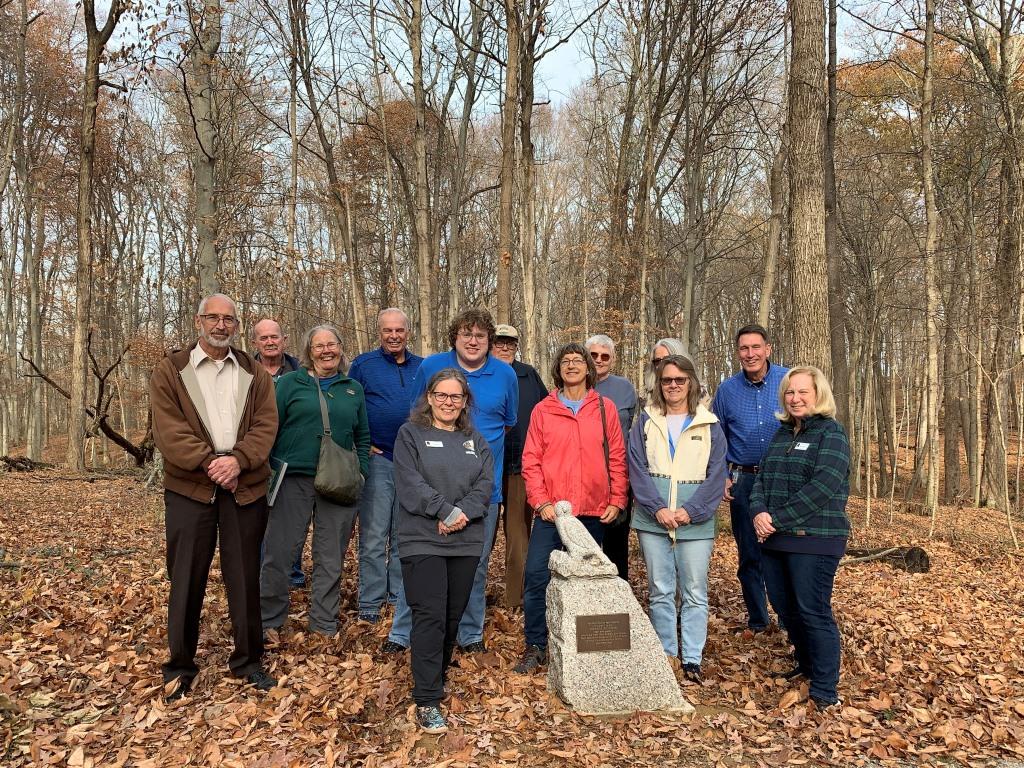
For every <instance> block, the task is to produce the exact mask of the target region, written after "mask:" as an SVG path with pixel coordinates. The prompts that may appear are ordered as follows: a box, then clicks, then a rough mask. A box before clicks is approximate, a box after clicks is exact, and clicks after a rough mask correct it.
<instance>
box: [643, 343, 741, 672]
mask: <svg viewBox="0 0 1024 768" xmlns="http://www.w3.org/2000/svg"><path fill="white" fill-rule="evenodd" d="M654 373H655V377H656V386H655V387H654V390H653V391H652V393H651V402H650V404H648V406H647V407H646V408H645V409H644V410H643V411H642V412H641V414H640V418H639V419H638V420H637V422H636V424H635V425H634V426H633V429H632V431H631V432H630V435H629V480H630V484H631V485H632V487H633V495H634V496H635V498H636V502H637V503H636V507H635V509H634V511H633V522H632V527H633V528H635V529H636V532H637V538H638V539H639V540H640V549H641V551H642V552H643V556H644V560H645V562H646V563H647V582H648V589H649V590H650V612H651V623H652V624H653V625H654V629H655V631H656V632H657V633H658V638H659V639H660V640H661V644H662V647H663V648H664V649H665V653H666V654H668V655H669V656H671V657H672V658H677V657H678V656H679V653H680V648H679V645H680V643H679V640H678V638H679V636H680V626H681V630H682V631H681V635H682V662H683V674H684V675H685V676H686V678H687V679H688V680H690V681H692V682H695V683H699V682H701V680H702V679H703V678H702V674H701V667H700V665H701V657H702V654H703V652H704V643H705V641H706V640H707V636H708V565H709V563H710V562H711V551H712V549H713V547H714V543H715V510H717V509H718V504H719V502H721V500H722V494H723V491H724V489H725V476H726V471H727V470H726V463H725V435H724V433H723V432H722V428H721V427H720V426H719V425H718V419H717V418H716V417H715V415H714V414H713V413H711V411H709V410H708V409H707V408H705V407H704V406H703V405H701V403H700V381H699V380H698V378H697V371H696V370H695V369H694V366H693V363H692V362H690V360H688V359H687V358H685V357H683V356H682V355H668V356H666V357H664V358H663V359H662V360H661V361H660V362H659V363H658V364H657V365H656V366H655V368H654ZM677 591H678V593H679V595H680V598H681V600H680V602H681V608H682V610H681V616H680V613H679V612H677V610H676V593H677ZM680 619H681V620H680Z"/></svg>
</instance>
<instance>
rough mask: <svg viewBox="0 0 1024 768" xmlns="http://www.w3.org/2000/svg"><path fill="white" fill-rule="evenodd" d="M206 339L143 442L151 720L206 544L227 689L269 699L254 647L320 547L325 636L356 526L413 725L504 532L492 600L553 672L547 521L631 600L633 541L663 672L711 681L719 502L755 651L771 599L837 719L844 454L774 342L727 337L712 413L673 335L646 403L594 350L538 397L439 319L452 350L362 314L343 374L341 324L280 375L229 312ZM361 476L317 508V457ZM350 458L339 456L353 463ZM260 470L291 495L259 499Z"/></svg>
mask: <svg viewBox="0 0 1024 768" xmlns="http://www.w3.org/2000/svg"><path fill="white" fill-rule="evenodd" d="M195 324H196V330H197V332H198V339H197V341H196V343H195V344H194V345H193V346H192V347H191V349H187V350H180V351H175V352H172V353H171V354H169V355H168V356H167V357H166V358H164V359H163V360H162V361H161V362H160V363H159V364H158V365H157V367H156V369H155V370H154V374H153V377H152V383H151V403H152V411H153V431H154V437H155V440H156V443H157V447H158V448H159V449H160V451H161V453H162V454H163V457H164V485H165V506H166V530H167V570H168V574H169V576H170V581H171V590H170V598H169V607H168V644H169V650H170V658H169V660H168V662H167V663H166V664H165V665H164V667H163V678H164V682H165V697H166V699H167V700H168V701H174V700H176V699H179V698H181V697H182V696H185V695H186V694H187V693H188V692H189V691H190V689H191V686H192V682H193V680H194V678H195V676H196V675H197V673H198V668H197V666H196V664H195V654H196V648H197V642H198V634H199V631H198V630H199V618H200V611H201V608H202V603H203V597H204V594H205V589H206V581H207V576H208V572H209V568H210V563H211V560H212V557H213V553H214V549H215V546H216V543H217V541H218V539H219V541H220V548H221V569H222V573H223V578H224V583H225V587H226V590H227V595H228V606H229V612H230V616H231V623H232V627H233V632H234V652H233V653H232V655H231V658H230V660H229V666H230V669H231V671H232V673H233V674H234V675H236V676H238V677H241V678H244V679H245V681H246V682H247V683H249V684H251V685H253V686H254V687H256V688H257V689H261V690H267V689H269V688H271V687H273V686H275V685H276V681H275V680H274V679H273V678H272V677H271V676H270V675H269V674H268V672H267V671H266V669H265V668H264V667H263V664H262V656H263V650H264V642H265V641H266V638H267V637H268V635H269V634H270V633H271V632H275V631H278V630H280V629H281V628H282V627H283V625H284V624H285V621H286V620H287V617H288V611H289V588H290V587H293V586H297V585H301V584H304V583H305V580H306V579H305V574H304V573H303V571H302V552H303V549H304V546H305V541H306V537H307V534H308V531H309V529H310V527H312V541H311V551H312V563H313V568H312V574H311V586H310V600H309V612H308V629H309V631H310V632H311V633H313V634H314V635H320V636H325V637H331V636H332V635H334V634H335V633H336V632H337V628H338V619H339V613H340V583H341V575H342V572H343V570H344V557H345V552H346V550H347V549H348V546H349V542H350V538H351V535H352V532H353V529H354V528H355V526H356V521H357V519H358V527H359V537H358V561H359V595H358V605H359V608H358V616H359V620H360V621H362V622H366V623H367V624H371V625H372V624H377V623H378V622H379V621H380V620H381V618H382V616H383V615H384V613H383V609H384V607H385V606H386V605H387V604H388V603H391V604H393V605H394V611H393V614H392V621H391V627H390V631H389V633H388V637H387V640H386V641H385V643H384V645H383V647H382V651H383V652H386V653H399V652H405V651H406V650H409V651H410V660H411V668H412V676H413V682H414V686H413V691H412V696H413V700H414V701H415V703H416V717H417V721H418V723H419V725H420V727H421V728H422V729H423V730H424V731H426V732H428V733H440V732H443V731H444V730H446V728H447V724H446V721H445V717H444V715H443V713H442V711H441V703H442V701H443V699H444V698H445V696H446V689H445V681H446V674H447V670H448V667H449V665H450V663H451V660H452V656H453V654H454V651H455V648H456V646H458V647H459V649H460V651H461V652H462V653H477V652H481V651H484V650H486V645H485V638H484V626H485V613H486V605H487V603H486V597H485V586H486V577H487V570H488V565H489V560H490V553H491V549H492V547H493V544H494V541H495V537H496V531H497V524H498V518H499V512H501V511H502V510H503V515H502V517H503V521H504V535H505V569H504V570H505V600H506V603H507V604H508V605H509V606H518V605H521V606H522V609H523V616H524V651H523V655H522V657H521V658H520V660H519V662H518V663H517V665H516V667H515V669H516V671H517V672H520V673H529V672H531V671H532V670H534V669H535V668H537V667H538V666H541V665H543V664H545V663H546V657H547V640H548V637H547V634H548V632H547V622H546V616H545V594H546V589H547V585H548V582H549V579H550V574H549V571H548V559H549V557H550V555H551V552H552V551H553V550H555V549H556V548H559V547H560V546H561V541H560V539H559V535H558V532H557V529H556V527H555V524H554V519H555V511H554V510H555V503H556V502H558V501H561V500H565V501H568V502H569V503H570V505H571V508H572V513H573V514H574V515H575V516H577V517H578V518H579V519H580V521H581V522H582V523H583V524H584V525H585V526H586V528H587V529H588V530H589V531H590V533H591V534H592V535H593V537H594V539H595V540H596V541H597V542H598V543H601V544H602V546H603V547H604V550H605V552H606V554H607V555H608V556H609V558H610V559H611V560H612V561H613V562H614V563H615V564H616V566H617V567H618V569H619V573H620V575H621V576H622V577H623V578H628V549H629V546H628V545H629V531H630V530H635V531H636V532H637V539H638V542H639V545H640V551H641V553H642V555H643V558H644V561H645V564H646V569H647V573H648V586H649V596H650V617H651V621H652V624H653V626H654V628H655V630H656V632H657V634H658V637H659V638H660V640H661V642H662V645H663V647H664V650H665V653H666V654H668V655H669V656H670V657H672V658H677V659H680V663H681V665H682V670H683V674H684V675H685V677H686V678H687V679H689V680H691V681H695V682H700V681H701V680H702V669H701V663H702V654H703V649H704V644H705V641H706V638H707V624H708V568H709V563H710V559H711V554H712V550H713V547H714V541H715V536H716V532H717V521H716V518H717V515H716V511H717V509H718V506H719V504H720V502H721V501H722V499H723V496H724V497H725V498H726V499H728V500H729V501H730V507H731V521H732V532H733V536H734V537H735V540H736V544H737V548H738V553H739V571H738V577H739V581H740V586H741V590H742V593H743V599H744V603H745V606H746V610H747V631H749V632H752V633H758V632H762V631H765V630H767V629H768V628H769V625H770V618H769V614H768V605H769V603H770V604H771V606H772V607H773V608H774V609H775V612H776V614H777V616H778V623H779V626H780V627H785V629H786V631H787V633H788V635H789V638H790V641H791V642H792V644H793V647H794V659H795V661H796V665H795V666H794V668H793V670H792V671H791V672H788V673H786V676H787V677H790V678H795V677H797V676H800V675H802V676H804V677H806V678H807V679H808V680H809V682H810V696H811V698H812V699H813V700H814V701H815V702H816V704H817V705H818V706H819V707H828V706H832V705H834V704H835V703H836V702H837V701H838V695H837V685H838V678H839V633H838V629H837V627H836V623H835V620H834V618H833V615H832V610H831V590H832V583H833V580H834V576H835V571H836V567H837V566H838V562H839V558H840V557H841V556H842V554H843V552H844V551H845V546H846V540H847V538H848V535H849V522H848V520H847V518H846V514H845V505H846V497H847V494H848V481H847V471H848V466H849V447H848V444H847V441H846V436H845V433H844V432H843V429H842V426H841V425H839V424H838V422H836V421H835V419H834V415H835V405H834V402H833V399H832V394H831V389H830V387H829V384H828V382H827V380H826V379H825V377H824V376H823V375H822V374H821V372H820V371H818V369H816V368H812V367H808V366H802V367H797V368H793V369H791V370H787V369H785V368H783V367H781V366H779V365H777V364H774V363H772V362H771V361H770V355H771V344H770V342H769V337H768V333H767V331H766V330H765V329H764V328H762V327H760V326H756V325H751V326H746V327H744V328H741V329H740V330H739V332H738V333H737V334H736V352H737V355H738V358H739V362H740V365H741V370H740V371H739V372H738V373H737V374H736V375H734V376H732V377H730V378H728V379H726V380H725V381H724V382H722V383H721V385H720V386H719V387H718V388H717V391H716V393H715V396H714V400H713V401H712V402H711V404H710V407H709V406H708V405H707V402H708V401H707V397H706V395H705V394H704V393H705V390H704V387H703V386H702V384H701V381H700V380H699V377H698V374H697V369H696V367H695V365H694V363H693V361H692V360H691V359H690V358H689V357H688V356H687V355H686V354H685V351H686V350H685V349H684V347H683V345H682V344H681V343H680V342H679V341H678V340H676V339H661V340H659V341H658V342H657V343H656V344H655V345H654V348H653V350H652V353H651V357H650V361H649V364H648V365H647V368H646V373H645V376H644V390H645V391H644V392H643V393H642V397H641V396H639V395H638V393H637V392H636V391H635V389H634V388H633V386H632V384H631V383H630V382H629V381H628V380H627V379H625V378H623V377H621V376H616V375H614V374H613V373H612V371H613V370H614V367H615V362H616V358H615V344H614V342H613V341H612V339H610V338H609V337H607V336H604V335H598V336H593V337H591V338H590V339H588V340H587V341H586V343H585V344H579V343H575V342H573V343H569V344H565V345H564V346H562V347H561V348H560V349H559V350H558V351H557V353H556V354H555V356H554V359H553V363H552V367H551V371H550V381H551V383H552V384H553V385H554V386H553V388H551V389H550V390H549V388H548V387H547V386H546V384H545V382H544V378H543V377H542V376H541V374H540V373H539V372H538V371H537V370H536V369H535V368H533V367H532V366H530V365H529V364H527V363H525V362H523V361H521V360H519V359H517V358H518V351H519V349H518V347H519V333H518V331H517V330H516V329H515V328H514V327H512V326H510V325H495V323H494V321H493V319H492V317H491V315H490V314H489V313H488V312H487V311H486V310H482V309H470V310H466V311H464V312H461V313H459V314H458V315H457V316H456V317H455V318H453V320H452V322H451V324H450V326H449V329H448V342H449V346H450V349H448V350H447V351H444V352H440V353H437V354H434V355H431V356H429V357H427V358H425V359H424V358H421V357H419V356H418V355H415V354H413V353H412V352H411V351H410V349H409V348H408V345H409V336H410V327H409V319H408V317H407V316H406V315H405V313H404V312H402V311H401V310H400V309H396V308H388V309H385V310H382V311H381V312H380V314H379V315H378V318H377V330H378V333H379V337H380V346H379V347H378V348H377V349H374V350H372V351H370V352H367V353H364V354H361V355H359V356H358V357H356V358H355V359H354V360H353V361H352V362H351V365H350V366H349V365H348V364H347V361H346V359H345V354H344V350H343V345H342V337H341V334H340V332H339V331H338V329H337V328H336V327H334V326H332V325H328V324H325V325H317V326H316V327H314V328H312V329H310V330H309V331H308V332H307V333H306V335H305V337H304V339H303V341H302V344H301V347H300V348H299V350H298V358H297V359H296V358H294V357H291V356H290V355H288V354H287V352H286V351H285V350H286V344H287V337H286V336H285V335H284V333H283V331H282V329H281V327H280V325H279V324H278V323H277V322H276V321H274V320H272V319H263V320H260V321H259V322H258V323H256V324H255V325H254V326H253V328H252V332H251V339H252V342H253V345H254V346H255V348H256V352H255V354H253V355H250V354H248V353H246V352H244V351H243V350H241V349H239V348H237V347H235V346H232V340H233V339H234V337H235V336H236V334H237V332H238V313H237V311H236V307H235V304H234V302H233V301H232V300H231V299H230V298H228V297H227V296H224V295H222V294H214V295H212V296H209V297H206V298H205V299H203V301H202V302H201V303H200V306H199V309H198V312H197V314H196V318H195ZM324 440H333V441H334V443H336V444H337V446H338V447H340V448H341V449H343V450H344V451H349V452H351V453H352V454H353V456H354V457H356V459H357V464H358V471H359V473H360V475H361V476H362V477H363V478H364V479H365V483H364V484H363V487H362V492H361V494H359V496H358V500H357V501H354V502H352V503H343V502H341V501H338V500H337V499H336V498H332V497H331V496H330V494H329V493H328V492H327V491H325V490H324V489H323V488H321V486H320V484H319V481H318V477H317V475H318V473H317V469H318V465H319V462H320V461H321V459H320V456H321V445H322V441H324ZM354 461H355V459H354ZM271 465H273V467H274V468H275V470H276V471H277V472H280V473H282V474H283V479H281V480H280V483H279V484H278V485H276V492H275V498H274V502H273V506H272V507H269V506H268V503H267V488H268V479H269V478H270V477H271Z"/></svg>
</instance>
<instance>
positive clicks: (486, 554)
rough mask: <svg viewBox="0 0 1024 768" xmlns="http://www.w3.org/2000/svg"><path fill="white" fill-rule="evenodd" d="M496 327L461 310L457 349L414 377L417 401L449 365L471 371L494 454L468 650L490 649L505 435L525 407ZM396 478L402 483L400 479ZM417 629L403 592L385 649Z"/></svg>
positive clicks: (451, 337) (467, 621) (469, 610)
mask: <svg viewBox="0 0 1024 768" xmlns="http://www.w3.org/2000/svg"><path fill="white" fill-rule="evenodd" d="M494 336H495V325H494V319H493V318H492V317H491V313H490V312H488V311H487V310H486V309H467V310H465V311H464V312H460V313H459V314H458V315H456V317H455V318H454V319H453V320H452V322H451V324H450V325H449V326H448V342H449V344H451V349H450V350H448V351H447V352H438V353H437V354H436V355H431V356H430V357H428V358H426V359H425V360H424V361H423V362H422V363H421V364H420V367H419V370H418V371H417V372H416V378H415V379H413V393H412V395H413V396H412V401H413V403H415V402H416V401H417V400H418V399H419V396H420V395H421V394H422V393H423V391H424V390H425V389H426V386H427V382H428V381H430V377H431V376H433V375H434V374H435V373H437V372H438V371H440V370H442V369H444V368H457V369H459V370H461V371H462V372H463V373H464V374H465V375H466V380H467V381H468V382H469V390H470V392H471V393H472V395H473V408H472V411H471V413H470V415H471V417H472V419H473V426H474V427H475V428H476V429H477V431H478V432H479V433H480V434H481V435H483V436H484V437H485V438H486V439H487V442H488V444H489V445H490V448H491V453H492V454H493V455H494V492H493V494H492V496H491V505H490V507H488V509H487V514H486V516H485V518H484V551H483V554H482V555H481V556H480V564H479V565H478V566H477V570H476V575H475V577H474V579H473V591H472V593H471V594H470V596H469V604H468V605H467V606H466V612H465V613H464V614H463V615H462V621H461V622H460V623H459V635H458V638H457V642H458V644H459V647H460V648H461V649H462V650H463V652H466V653H478V652H480V651H484V650H486V647H485V645H484V612H485V609H486V605H487V602H486V598H485V595H484V588H485V586H486V582H487V564H488V562H489V561H490V557H491V546H492V545H493V543H494V532H495V528H496V526H497V524H498V505H499V504H500V503H501V475H502V464H503V459H504V456H505V433H506V432H507V431H508V430H509V429H511V428H512V427H514V426H515V424H516V418H517V414H518V410H519V381H518V379H517V378H516V373H515V371H514V370H512V366H510V365H508V364H507V363H504V362H502V361H501V360H499V359H498V358H496V357H494V356H493V355H491V354H490V351H491V347H492V346H493V344H494ZM396 482H401V479H400V478H396ZM411 631H412V612H411V611H410V610H409V606H408V605H407V604H406V602H405V592H404V591H402V592H400V593H399V596H398V605H397V606H396V608H395V618H394V621H393V622H392V624H391V632H390V634H389V635H388V639H387V642H385V643H384V650H385V651H387V652H398V651H404V650H405V649H407V648H408V647H409V634H410V632H411Z"/></svg>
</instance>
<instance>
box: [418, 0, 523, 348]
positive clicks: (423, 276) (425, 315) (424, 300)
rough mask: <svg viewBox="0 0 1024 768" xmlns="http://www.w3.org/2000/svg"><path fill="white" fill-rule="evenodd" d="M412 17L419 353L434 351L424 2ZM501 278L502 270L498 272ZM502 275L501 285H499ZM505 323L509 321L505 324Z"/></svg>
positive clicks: (419, 0) (419, 3)
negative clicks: (424, 73)
mask: <svg viewBox="0 0 1024 768" xmlns="http://www.w3.org/2000/svg"><path fill="white" fill-rule="evenodd" d="M411 8H412V18H411V24H410V29H409V48H410V50H411V52H412V89H413V102H414V107H415V112H416V132H415V135H414V137H413V153H414V155H415V157H416V181H415V184H414V187H415V194H416V220H415V227H416V266H417V273H418V274H417V278H418V281H419V282H418V285H417V291H416V294H417V303H418V305H419V323H420V327H419V336H420V354H423V355H428V354H430V353H431V352H433V351H434V344H433V342H434V332H433V328H434V307H433V291H432V286H433V283H434V274H433V261H432V259H431V255H430V202H429V199H428V194H427V184H428V183H429V180H428V179H427V98H426V92H425V90H424V87H423V0H412V3H411ZM499 275H500V270H499ZM500 280H501V278H500V276H499V283H500ZM504 322H507V320H506V321H504Z"/></svg>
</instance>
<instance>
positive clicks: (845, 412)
mask: <svg viewBox="0 0 1024 768" xmlns="http://www.w3.org/2000/svg"><path fill="white" fill-rule="evenodd" d="M837 58H838V52H837V50H836V0H828V111H827V115H826V118H825V254H826V259H827V270H828V320H829V352H830V359H831V361H832V392H833V394H834V396H835V400H836V419H838V420H839V422H840V423H842V424H844V425H848V422H849V419H850V391H849V384H850V381H849V364H848V361H847V349H846V305H845V302H844V301H843V296H844V293H845V292H844V290H843V280H842V276H841V274H840V258H839V235H838V227H837V224H836V217H837V216H838V212H837V210H836V113H837V111H838V107H839V104H838V95H837V89H836V66H837Z"/></svg>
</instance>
